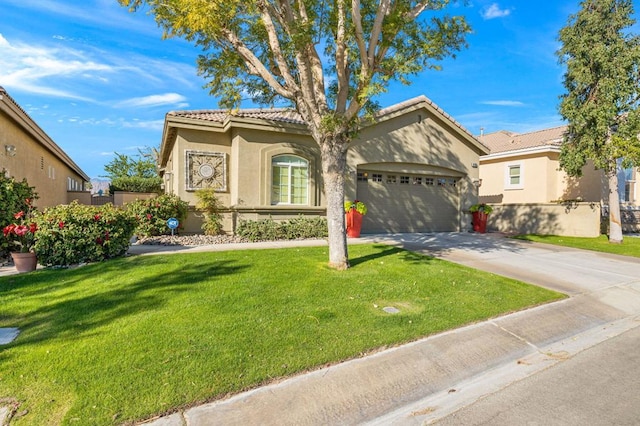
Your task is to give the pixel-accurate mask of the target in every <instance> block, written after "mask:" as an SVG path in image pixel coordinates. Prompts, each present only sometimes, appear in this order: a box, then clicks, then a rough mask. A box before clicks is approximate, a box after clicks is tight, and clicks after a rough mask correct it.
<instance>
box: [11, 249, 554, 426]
mask: <svg viewBox="0 0 640 426" xmlns="http://www.w3.org/2000/svg"><path fill="white" fill-rule="evenodd" d="M327 250H328V249H327V247H311V248H295V249H278V250H255V251H229V252H217V253H194V254H174V255H161V256H138V257H129V258H124V259H118V260H113V261H109V262H104V263H100V264H93V265H89V266H84V267H81V268H77V269H71V270H42V271H37V272H33V273H29V274H22V275H14V276H8V277H1V278H0V300H1V301H2V302H1V303H2V309H1V310H0V327H19V328H20V330H21V333H20V335H19V336H18V338H17V339H16V340H15V341H14V342H13V343H11V344H9V345H6V346H0V400H2V399H3V398H10V399H13V400H16V401H18V402H19V403H20V406H19V408H18V410H17V411H18V413H26V414H24V415H23V416H20V417H17V418H15V419H14V421H13V422H12V425H13V424H15V425H22V424H25V425H26V424H28V425H40V424H41V425H44V424H47V425H52V424H73V425H76V424H77V425H108V424H121V423H125V422H129V421H133V420H136V419H145V418H150V417H153V416H154V415H158V414H161V413H167V412H171V411H173V410H176V409H177V408H181V407H182V408H184V407H187V406H191V405H194V404H197V403H201V402H204V401H210V400H213V399H216V398H221V397H223V396H225V395H228V394H230V393H237V392H240V391H242V390H246V389H249V388H252V387H256V386H258V385H261V384H265V383H268V382H270V381H272V380H274V379H276V378H279V377H283V376H289V375H292V374H295V373H298V372H301V371H305V370H309V369H314V368H317V367H319V366H323V365H325V364H327V363H335V362H339V361H341V360H346V359H349V358H353V357H358V356H362V355H364V354H366V353H368V352H371V351H375V350H377V349H378V348H382V347H386V346H392V345H398V344H401V343H405V342H409V341H412V340H415V339H418V338H420V337H423V336H427V335H430V334H433V333H438V332H440V331H443V330H447V329H451V328H455V327H459V326H462V325H465V324H469V323H472V322H476V321H481V320H484V319H487V318H490V317H495V316H497V315H501V314H504V313H507V312H512V311H516V310H520V309H523V308H526V307H529V306H534V305H538V304H542V303H546V302H549V301H552V300H557V299H560V298H562V297H564V296H563V295H561V294H558V293H554V292H551V291H549V290H545V289H543V288H539V287H535V286H531V285H527V284H523V283H520V282H517V281H513V280H510V279H507V278H502V277H499V276H496V275H492V274H488V273H484V272H480V271H476V270H472V269H469V268H466V267H463V266H459V265H456V264H452V263H447V262H445V261H441V260H437V259H433V258H429V257H425V256H421V255H418V254H414V253H411V252H407V251H404V250H402V249H399V248H395V247H389V246H384V245H355V246H351V247H350V248H349V250H350V257H351V261H352V262H351V263H352V268H351V269H349V270H347V271H344V272H338V271H333V270H330V269H329V268H327V267H326V263H327V258H328V254H327ZM386 306H393V307H396V308H398V309H399V310H400V313H398V314H388V313H386V312H385V311H383V309H382V308H384V307H386Z"/></svg>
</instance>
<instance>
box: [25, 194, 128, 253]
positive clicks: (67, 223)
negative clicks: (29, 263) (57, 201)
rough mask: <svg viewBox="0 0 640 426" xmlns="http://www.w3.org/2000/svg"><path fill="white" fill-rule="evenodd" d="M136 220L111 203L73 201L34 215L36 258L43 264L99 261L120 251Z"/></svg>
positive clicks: (124, 246)
mask: <svg viewBox="0 0 640 426" xmlns="http://www.w3.org/2000/svg"><path fill="white" fill-rule="evenodd" d="M135 226H136V220H135V219H134V218H133V217H132V216H131V215H130V214H129V213H128V212H127V211H126V210H124V209H120V208H117V207H114V206H113V205H111V204H105V205H104V206H85V205H81V204H78V203H77V202H73V203H71V204H68V205H60V206H56V207H51V208H48V209H45V210H44V212H43V213H42V214H40V215H38V241H37V243H36V252H37V253H38V261H39V263H40V264H41V265H45V266H68V265H73V264H78V263H83V262H99V261H102V260H106V259H111V258H113V257H118V256H122V255H124V254H125V253H126V252H127V250H128V248H129V240H130V239H131V236H132V235H133V229H134V228H135Z"/></svg>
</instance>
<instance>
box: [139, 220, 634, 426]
mask: <svg viewBox="0 0 640 426" xmlns="http://www.w3.org/2000/svg"><path fill="white" fill-rule="evenodd" d="M349 242H350V244H357V243H385V244H392V245H396V246H401V247H404V248H406V249H408V250H412V251H416V252H420V253H424V254H428V255H432V256H436V257H439V258H443V259H446V260H449V261H452V262H457V263H460V264H464V265H467V266H470V267H473V268H476V269H480V270H485V271H489V272H493V273H496V274H500V275H504V276H508V277H512V278H515V279H519V280H522V281H525V282H529V283H532V284H536V285H540V286H543V287H547V288H550V289H555V290H558V291H561V292H564V293H566V294H568V295H570V297H569V298H568V299H565V300H563V301H560V302H556V303H552V304H549V305H545V306H540V307H536V308H533V309H529V310H526V311H522V312H517V313H514V314H511V315H506V316H503V317H500V318H495V319H492V320H490V321H486V322H483V323H478V324H474V325H471V326H468V327H464V328H460V329H456V330H453V331H449V332H446V333H442V334H439V335H435V336H432V337H429V338H425V339H422V340H420V341H417V342H413V343H411V344H408V345H404V346H401V347H397V348H393V349H389V350H385V351H383V352H379V353H376V354H373V355H371V356H367V357H363V358H359V359H355V360H352V361H347V362H344V363H342V364H338V365H334V366H331V367H327V368H323V369H319V370H316V371H313V372H311V373H308V374H303V375H299V376H296V377H293V378H290V379H286V380H283V381H281V382H279V383H276V384H273V385H269V386H264V387H261V388H258V389H255V390H252V391H249V392H245V393H242V394H239V395H235V396H233V397H231V398H228V399H225V400H221V401H216V402H213V403H210V404H205V405H202V406H198V407H194V408H191V409H187V410H185V411H184V412H181V413H175V414H173V415H169V416H166V417H163V418H160V419H155V420H153V421H151V422H150V423H149V424H152V425H154V426H174V425H175V426H183V425H185V424H186V425H189V426H196V425H222V424H224V425H246V424H261V425H276V424H277V425H319V424H323V425H324V424H372V425H373V424H380V425H382V424H384V425H388V424H399V425H413V424H416V425H417V424H425V423H430V422H434V421H436V420H437V419H439V418H442V417H444V416H447V415H448V414H450V413H452V412H454V411H456V410H458V409H459V408H461V407H464V406H466V405H469V404H471V403H472V402H474V401H476V400H477V399H478V398H480V397H482V396H484V395H487V394H489V393H493V392H495V391H497V390H499V389H502V388H504V387H505V386H508V385H509V384H511V383H513V382H515V381H518V380H520V379H522V378H525V377H527V376H530V375H532V374H535V373H536V372H539V371H541V370H543V369H546V368H548V367H550V366H552V365H554V364H557V363H559V362H562V361H563V360H566V359H567V358H569V357H572V356H573V355H575V354H577V353H579V352H581V351H583V350H584V349H587V348H589V347H592V346H594V345H597V344H598V343H601V342H603V341H605V340H607V339H610V338H612V337H614V336H617V335H620V334H621V333H624V332H625V331H628V330H630V329H633V328H635V327H637V326H638V325H640V321H638V319H639V318H640V259H636V258H628V257H624V256H615V255H606V254H599V253H596V252H588V251H582V250H575V249H570V248H563V247H557V246H550V245H544V244H535V243H527V242H521V241H516V240H510V239H506V238H503V237H502V236H500V235H495V234H485V235H481V234H463V233H436V234H398V235H369V236H363V237H362V238H360V239H350V240H349ZM300 245H307V246H309V245H326V241H323V240H316V241H301V242H300V241H294V242H272V243H256V244H225V245H217V246H199V247H191V248H179V247H164V246H132V247H131V249H130V253H131V254H140V255H143V254H144V255H148V254H155V253H166V252H167V251H168V252H194V251H213V250H231V249H247V248H252V249H264V248H280V247H291V246H300Z"/></svg>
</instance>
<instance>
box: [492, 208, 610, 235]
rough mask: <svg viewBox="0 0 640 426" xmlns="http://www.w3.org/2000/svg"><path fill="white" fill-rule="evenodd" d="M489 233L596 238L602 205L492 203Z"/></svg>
mask: <svg viewBox="0 0 640 426" xmlns="http://www.w3.org/2000/svg"><path fill="white" fill-rule="evenodd" d="M492 206H493V208H494V210H493V212H492V213H491V214H490V215H489V217H488V220H487V229H488V230H489V231H499V232H507V233H517V234H541V235H562V236H572V237H597V236H598V235H600V204H599V203H561V204H558V203H550V204H545V203H541V204H492Z"/></svg>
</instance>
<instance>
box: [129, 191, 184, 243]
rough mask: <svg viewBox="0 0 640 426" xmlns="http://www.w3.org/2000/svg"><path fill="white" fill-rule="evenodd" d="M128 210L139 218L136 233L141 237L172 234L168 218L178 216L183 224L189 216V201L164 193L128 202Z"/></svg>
mask: <svg viewBox="0 0 640 426" xmlns="http://www.w3.org/2000/svg"><path fill="white" fill-rule="evenodd" d="M125 207H126V209H127V211H128V212H129V213H130V214H131V215H132V216H133V217H135V218H136V219H137V221H138V226H137V227H136V230H135V234H136V235H137V236H139V237H148V236H152V235H163V234H170V233H171V229H169V227H168V226H167V219H169V218H172V217H174V218H176V219H178V221H179V222H180V224H181V225H182V223H184V220H185V219H186V218H187V211H188V208H189V203H187V202H186V201H182V200H181V199H180V198H179V197H178V196H177V195H175V194H164V195H159V196H157V197H154V198H149V199H148V200H135V201H133V202H131V203H128V204H127V205H126V206H125Z"/></svg>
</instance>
